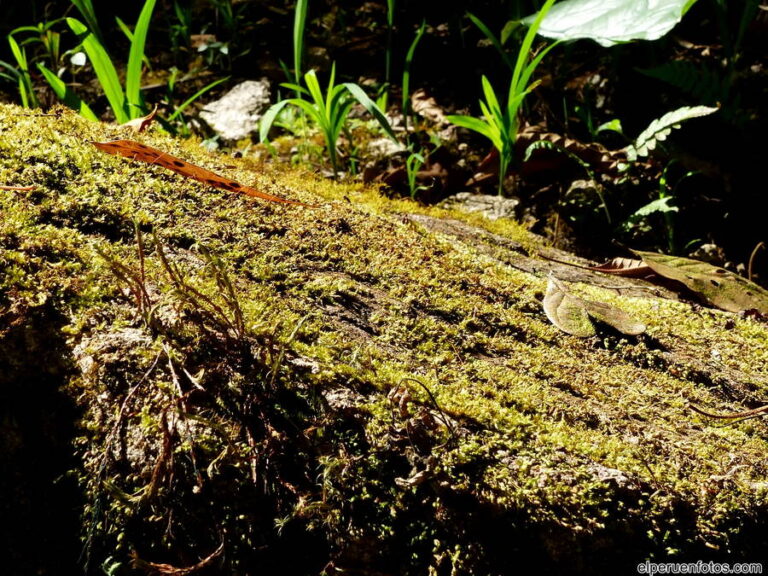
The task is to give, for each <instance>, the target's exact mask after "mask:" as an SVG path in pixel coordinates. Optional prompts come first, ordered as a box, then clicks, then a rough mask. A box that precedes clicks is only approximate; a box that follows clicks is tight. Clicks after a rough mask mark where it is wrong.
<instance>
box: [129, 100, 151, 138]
mask: <svg viewBox="0 0 768 576" xmlns="http://www.w3.org/2000/svg"><path fill="white" fill-rule="evenodd" d="M156 115H157V104H155V108H154V110H152V112H150V113H149V114H147V115H146V116H142V117H141V118H134V119H133V120H129V121H128V122H126V123H125V124H123V126H125V127H127V128H130V129H131V130H133V131H134V132H144V130H146V129H147V128H149V126H150V125H151V124H152V121H153V120H154V119H155V116H156Z"/></svg>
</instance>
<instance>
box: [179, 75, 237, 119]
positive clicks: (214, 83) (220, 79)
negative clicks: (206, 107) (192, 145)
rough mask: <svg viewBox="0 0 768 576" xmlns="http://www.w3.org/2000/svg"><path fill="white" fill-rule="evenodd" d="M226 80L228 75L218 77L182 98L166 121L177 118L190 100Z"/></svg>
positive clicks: (192, 100)
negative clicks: (187, 96) (181, 101)
mask: <svg viewBox="0 0 768 576" xmlns="http://www.w3.org/2000/svg"><path fill="white" fill-rule="evenodd" d="M227 80H229V76H227V77H226V78H219V79H218V80H214V81H213V82H211V83H210V84H208V85H207V86H204V87H203V88H201V89H200V90H198V91H197V92H195V93H194V94H193V95H192V96H190V97H189V98H187V99H186V100H184V102H183V103H182V104H181V106H179V107H177V108H176V110H174V111H173V114H171V115H170V116H169V117H168V122H173V121H174V120H175V119H176V118H178V117H179V116H180V115H181V114H182V113H183V112H184V110H186V108H187V107H188V106H189V105H190V104H192V102H194V101H195V100H197V99H198V98H200V96H202V95H203V94H205V93H206V92H208V91H209V90H211V89H212V88H215V87H216V86H218V85H219V84H221V83H222V82H226V81H227Z"/></svg>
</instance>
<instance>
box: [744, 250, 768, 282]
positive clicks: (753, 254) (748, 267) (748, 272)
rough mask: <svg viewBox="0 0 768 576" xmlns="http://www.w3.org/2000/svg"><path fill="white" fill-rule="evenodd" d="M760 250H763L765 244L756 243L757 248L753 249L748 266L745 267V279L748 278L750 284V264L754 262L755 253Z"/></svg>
mask: <svg viewBox="0 0 768 576" xmlns="http://www.w3.org/2000/svg"><path fill="white" fill-rule="evenodd" d="M760 248H765V242H762V241H761V242H758V243H757V246H755V247H754V249H753V250H752V254H750V255H749V265H748V266H747V278H749V281H750V282H752V263H753V262H754V260H755V256H756V255H757V251H758V250H760Z"/></svg>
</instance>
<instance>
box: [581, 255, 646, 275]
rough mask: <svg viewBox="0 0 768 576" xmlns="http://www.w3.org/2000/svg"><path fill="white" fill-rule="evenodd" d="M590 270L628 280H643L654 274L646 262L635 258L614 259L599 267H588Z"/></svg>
mask: <svg viewBox="0 0 768 576" xmlns="http://www.w3.org/2000/svg"><path fill="white" fill-rule="evenodd" d="M588 268H589V269H590V270H595V271H597V272H604V273H605V274H613V275H614V276H625V277H627V278H642V277H643V276H648V275H650V274H653V273H654V272H653V270H652V269H651V267H650V266H648V265H647V264H646V263H645V262H643V261H642V260H637V259H635V258H614V259H613V260H608V262H605V263H604V264H600V265H599V266H588Z"/></svg>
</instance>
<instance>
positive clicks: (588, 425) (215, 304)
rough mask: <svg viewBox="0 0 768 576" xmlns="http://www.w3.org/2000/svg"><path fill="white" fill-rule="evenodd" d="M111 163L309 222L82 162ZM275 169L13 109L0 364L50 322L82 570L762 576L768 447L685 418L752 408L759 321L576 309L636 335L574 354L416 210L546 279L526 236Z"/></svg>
mask: <svg viewBox="0 0 768 576" xmlns="http://www.w3.org/2000/svg"><path fill="white" fill-rule="evenodd" d="M116 138H133V139H138V140H141V141H142V142H145V143H147V144H150V145H152V146H155V147H157V148H160V149H162V150H164V151H167V152H168V153H170V154H173V155H176V156H179V157H181V158H184V159H185V160H188V161H190V162H194V163H196V164H198V165H201V166H203V167H205V168H208V169H211V170H214V171H216V172H219V173H221V174H224V175H226V176H227V177H230V178H233V179H235V180H237V181H239V182H241V183H242V184H246V185H251V186H254V187H256V188H258V189H260V190H262V191H264V192H267V193H270V194H275V195H279V196H283V197H286V198H290V199H294V200H300V201H302V202H305V203H308V204H314V205H317V206H316V207H301V206H286V205H278V204H271V203H265V202H261V201H258V200H253V199H251V198H248V197H240V196H234V195H232V194H231V193H229V192H223V191H219V190H215V189H212V188H209V187H206V186H203V185H201V184H199V183H198V182H195V181H191V180H185V179H183V178H182V177H180V176H178V175H176V174H173V173H170V172H168V171H166V170H164V169H162V168H160V167H156V166H148V165H146V164H141V163H138V162H133V161H130V160H127V159H125V158H119V157H114V156H109V155H106V154H104V153H102V152H100V151H99V150H97V149H96V148H95V147H93V146H91V145H90V144H89V140H99V141H104V140H111V139H116ZM265 170H267V169H265V168H263V167H262V166H260V165H258V164H256V163H253V162H250V161H249V160H247V159H242V160H236V159H232V158H227V157H222V156H216V155H211V154H208V153H206V152H204V151H203V149H202V148H201V147H200V146H199V145H198V143H197V142H194V141H186V142H179V141H175V140H170V139H168V138H167V137H165V136H163V135H162V134H160V133H159V132H154V131H152V130H150V132H149V133H148V134H142V135H135V134H132V133H130V132H127V131H126V130H125V129H123V128H119V127H116V126H110V125H100V124H95V123H90V122H88V121H85V120H83V119H81V118H79V117H78V116H76V115H74V114H73V113H70V112H67V111H64V110H58V111H56V112H55V113H54V114H53V115H48V116H39V115H31V114H29V113H28V112H26V111H24V110H22V109H20V108H16V107H9V106H3V107H0V184H2V185H5V186H34V187H35V188H34V189H33V190H2V191H0V212H1V214H2V216H0V318H1V319H2V320H3V323H2V325H0V344H1V345H2V346H3V347H4V349H6V350H9V352H8V353H7V354H5V355H4V356H8V358H9V359H8V361H7V363H8V367H7V369H8V370H11V374H14V372H13V370H17V371H18V374H22V370H21V366H22V365H24V363H29V362H35V358H33V357H29V354H30V353H31V352H30V351H32V350H34V349H35V346H34V341H35V339H36V338H42V337H43V334H41V330H42V329H41V328H40V319H41V318H42V319H43V320H44V319H46V318H57V319H59V321H57V322H53V321H51V322H50V325H48V328H49V330H50V331H52V333H53V332H55V334H56V335H58V338H59V339H60V340H61V341H62V342H63V344H62V346H61V348H60V349H59V351H58V353H57V354H58V356H57V361H56V366H55V369H53V368H52V369H51V372H52V374H54V376H55V378H53V380H52V382H53V383H50V382H49V383H48V385H49V386H55V387H56V389H57V390H59V391H61V392H63V394H64V395H65V396H66V397H67V398H69V399H71V401H73V402H74V403H75V404H76V405H77V407H78V412H77V421H76V425H77V432H76V433H74V434H73V437H72V442H71V445H72V449H73V450H74V454H75V456H76V458H77V460H76V465H74V466H73V469H72V470H70V471H69V472H68V477H74V478H76V479H77V485H78V487H79V488H78V490H79V492H78V494H79V500H77V502H78V504H77V511H76V513H77V514H78V515H79V524H80V526H81V533H80V537H81V541H82V546H83V554H82V556H81V562H84V563H87V564H88V569H89V570H91V571H92V572H93V573H100V571H103V572H106V573H110V574H132V573H145V572H151V571H152V570H153V569H156V568H157V567H156V566H155V567H154V568H153V565H152V563H166V564H170V565H173V566H176V567H189V566H193V565H195V564H197V563H198V562H202V563H203V565H202V567H201V568H200V569H201V570H206V569H207V570H213V571H214V573H228V574H254V573H257V572H258V573H269V570H270V569H271V570H281V571H282V572H283V573H287V574H294V573H295V574H302V573H307V574H309V573H320V572H322V571H325V572H326V573H328V574H333V573H336V571H337V570H345V571H347V572H348V573H361V574H362V573H365V574H425V573H430V574H509V573H512V572H513V571H515V569H516V567H518V566H519V565H520V562H522V561H523V560H526V561H536V562H539V563H540V564H539V565H540V567H541V573H583V574H588V573H599V572H601V571H606V570H612V569H617V568H619V567H621V568H625V567H634V566H635V565H636V564H637V563H639V562H642V561H644V560H646V559H664V558H673V559H706V558H715V559H723V558H732V557H734V556H736V557H739V558H742V559H743V560H744V561H760V560H762V558H760V554H763V552H762V551H763V550H764V549H765V545H766V543H768V542H766V537H765V534H766V531H765V518H766V505H767V504H768V482H766V472H767V469H768V466H767V465H766V459H765V454H766V449H767V448H768V442H767V439H768V428H767V427H766V424H765V423H764V422H763V421H762V420H760V419H752V420H746V421H742V422H738V423H732V424H728V425H723V422H720V421H710V420H707V419H706V418H704V417H701V416H698V415H696V414H695V413H693V412H692V411H691V410H689V408H688V403H689V402H693V403H695V404H697V405H700V406H702V407H705V408H707V409H709V410H712V411H736V410H742V409H745V408H747V407H753V406H756V405H759V404H760V403H761V402H765V401H766V400H768V373H767V371H768V368H767V367H766V366H767V364H766V359H767V358H768V343H767V342H768V340H767V339H766V337H767V336H768V329H766V325H765V324H761V323H759V322H758V321H756V320H754V319H752V318H747V317H741V316H739V315H734V314H728V313H723V312H718V311H712V310H709V309H704V308H701V307H698V306H692V305H691V304H688V303H683V302H674V301H668V300H663V299H659V298H655V297H650V296H649V297H648V298H630V297H626V296H621V295H619V294H617V292H616V291H615V290H609V289H601V288H596V287H593V286H589V285H587V284H577V285H575V286H574V288H573V289H574V291H576V292H578V293H581V294H584V295H585V296H587V297H589V298H592V299H600V300H603V301H607V302H610V303H611V304H615V305H616V306H619V307H621V308H624V309H626V310H628V311H630V312H632V313H633V314H634V315H635V316H636V317H637V318H638V319H639V320H640V321H642V322H644V323H646V324H647V326H648V331H647V334H646V335H643V336H641V337H638V338H626V337H623V336H621V335H619V334H614V333H605V332H603V333H601V334H600V336H598V337H595V338H592V339H577V338H574V337H570V336H568V335H565V334H563V333H561V332H559V331H558V330H557V329H556V328H555V327H553V326H552V325H551V324H550V323H549V322H548V321H547V319H546V316H545V314H544V312H543V310H542V308H541V303H540V300H541V298H542V295H543V291H544V289H545V286H546V276H545V274H544V273H543V272H542V273H541V274H531V273H528V272H524V271H522V270H520V269H517V268H514V267H512V266H510V265H508V264H505V263H503V262H502V261H501V260H499V259H496V258H494V257H493V256H492V255H490V254H489V253H488V252H487V251H482V250H478V249H477V248H478V247H477V246H473V244H472V243H468V242H461V241H460V240H457V239H456V238H455V237H451V236H448V235H444V234H439V233H435V232H431V231H429V230H428V229H427V228H426V227H424V226H423V225H421V224H420V223H419V221H418V220H417V219H413V218H410V217H409V215H410V214H414V213H419V214H421V215H424V216H429V217H432V218H443V219H452V220H462V221H464V222H465V223H467V224H468V225H472V226H476V227H477V226H479V227H485V228H486V229H487V230H488V231H489V232H492V233H493V234H496V235H498V236H500V237H504V238H508V239H509V240H510V241H511V243H512V244H514V245H515V246H518V251H519V253H520V255H521V256H522V257H528V256H533V255H534V254H535V252H536V249H537V248H538V247H539V246H540V245H541V242H540V240H538V239H536V238H535V237H533V236H531V235H529V234H528V233H527V232H525V231H524V230H523V229H522V228H520V227H518V226H516V225H515V224H513V223H510V222H506V223H504V222H496V223H489V222H486V221H484V220H482V219H481V218H480V217H478V216H468V215H464V214H462V213H460V212H446V211H443V210H441V209H439V208H425V207H418V206H416V205H415V204H413V203H410V202H407V201H402V200H401V201H390V200H387V199H385V198H383V197H382V196H381V195H379V194H378V193H377V192H376V190H374V189H371V188H365V187H362V186H357V185H342V184H336V183H331V182H329V181H327V180H323V179H320V178H317V177H315V176H313V175H311V174H307V173H305V172H297V171H292V170H289V169H285V170H282V171H281V170H276V169H275V168H269V169H268V170H269V171H265ZM542 270H543V268H542ZM33 323H34V325H35V326H36V327H37V328H36V330H34V331H32V330H25V329H24V327H29V326H32V324H33ZM43 325H45V322H43ZM16 327H18V329H16ZM50 336H51V334H48V335H46V337H50ZM14 351H16V352H14ZM14 354H15V355H14ZM19 377H20V376H19ZM35 385H36V384H35V383H34V382H27V383H26V384H25V386H33V387H34V386H35ZM33 401H34V395H32V396H30V397H29V402H33ZM20 414H21V412H20ZM6 416H7V417H8V418H10V419H11V420H13V418H17V416H14V415H13V414H9V415H4V417H6ZM11 420H9V421H11ZM22 429H23V425H22V424H18V430H19V431H20V430H22ZM51 433H55V432H54V431H52V432H51ZM19 435H20V436H19V437H20V438H21V441H22V442H23V439H24V435H23V433H22V432H19ZM65 472H67V471H66V470H61V473H62V474H64V473H65ZM12 488H13V489H15V490H16V491H17V492H20V493H24V491H25V490H28V488H27V487H25V486H24V485H23V483H22V482H20V483H19V484H18V485H14V486H13V487H12ZM69 508H71V507H69ZM12 511H13V510H12ZM59 512H61V511H58V512H57V513H59ZM61 513H62V514H63V513H64V512H61ZM69 513H72V511H71V510H70V512H69ZM40 521H41V522H43V521H45V519H44V518H40ZM297 551H301V553H300V554H299V553H297ZM30 556H31V553H30ZM16 561H17V563H19V565H23V566H26V565H25V564H24V562H33V561H32V560H30V559H29V558H28V557H25V556H24V555H23V554H22V553H20V554H19V557H18V558H17V559H16ZM632 569H634V568H632ZM264 570H266V571H267V572H264ZM216 571H219V572H216ZM275 573H277V572H275Z"/></svg>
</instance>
